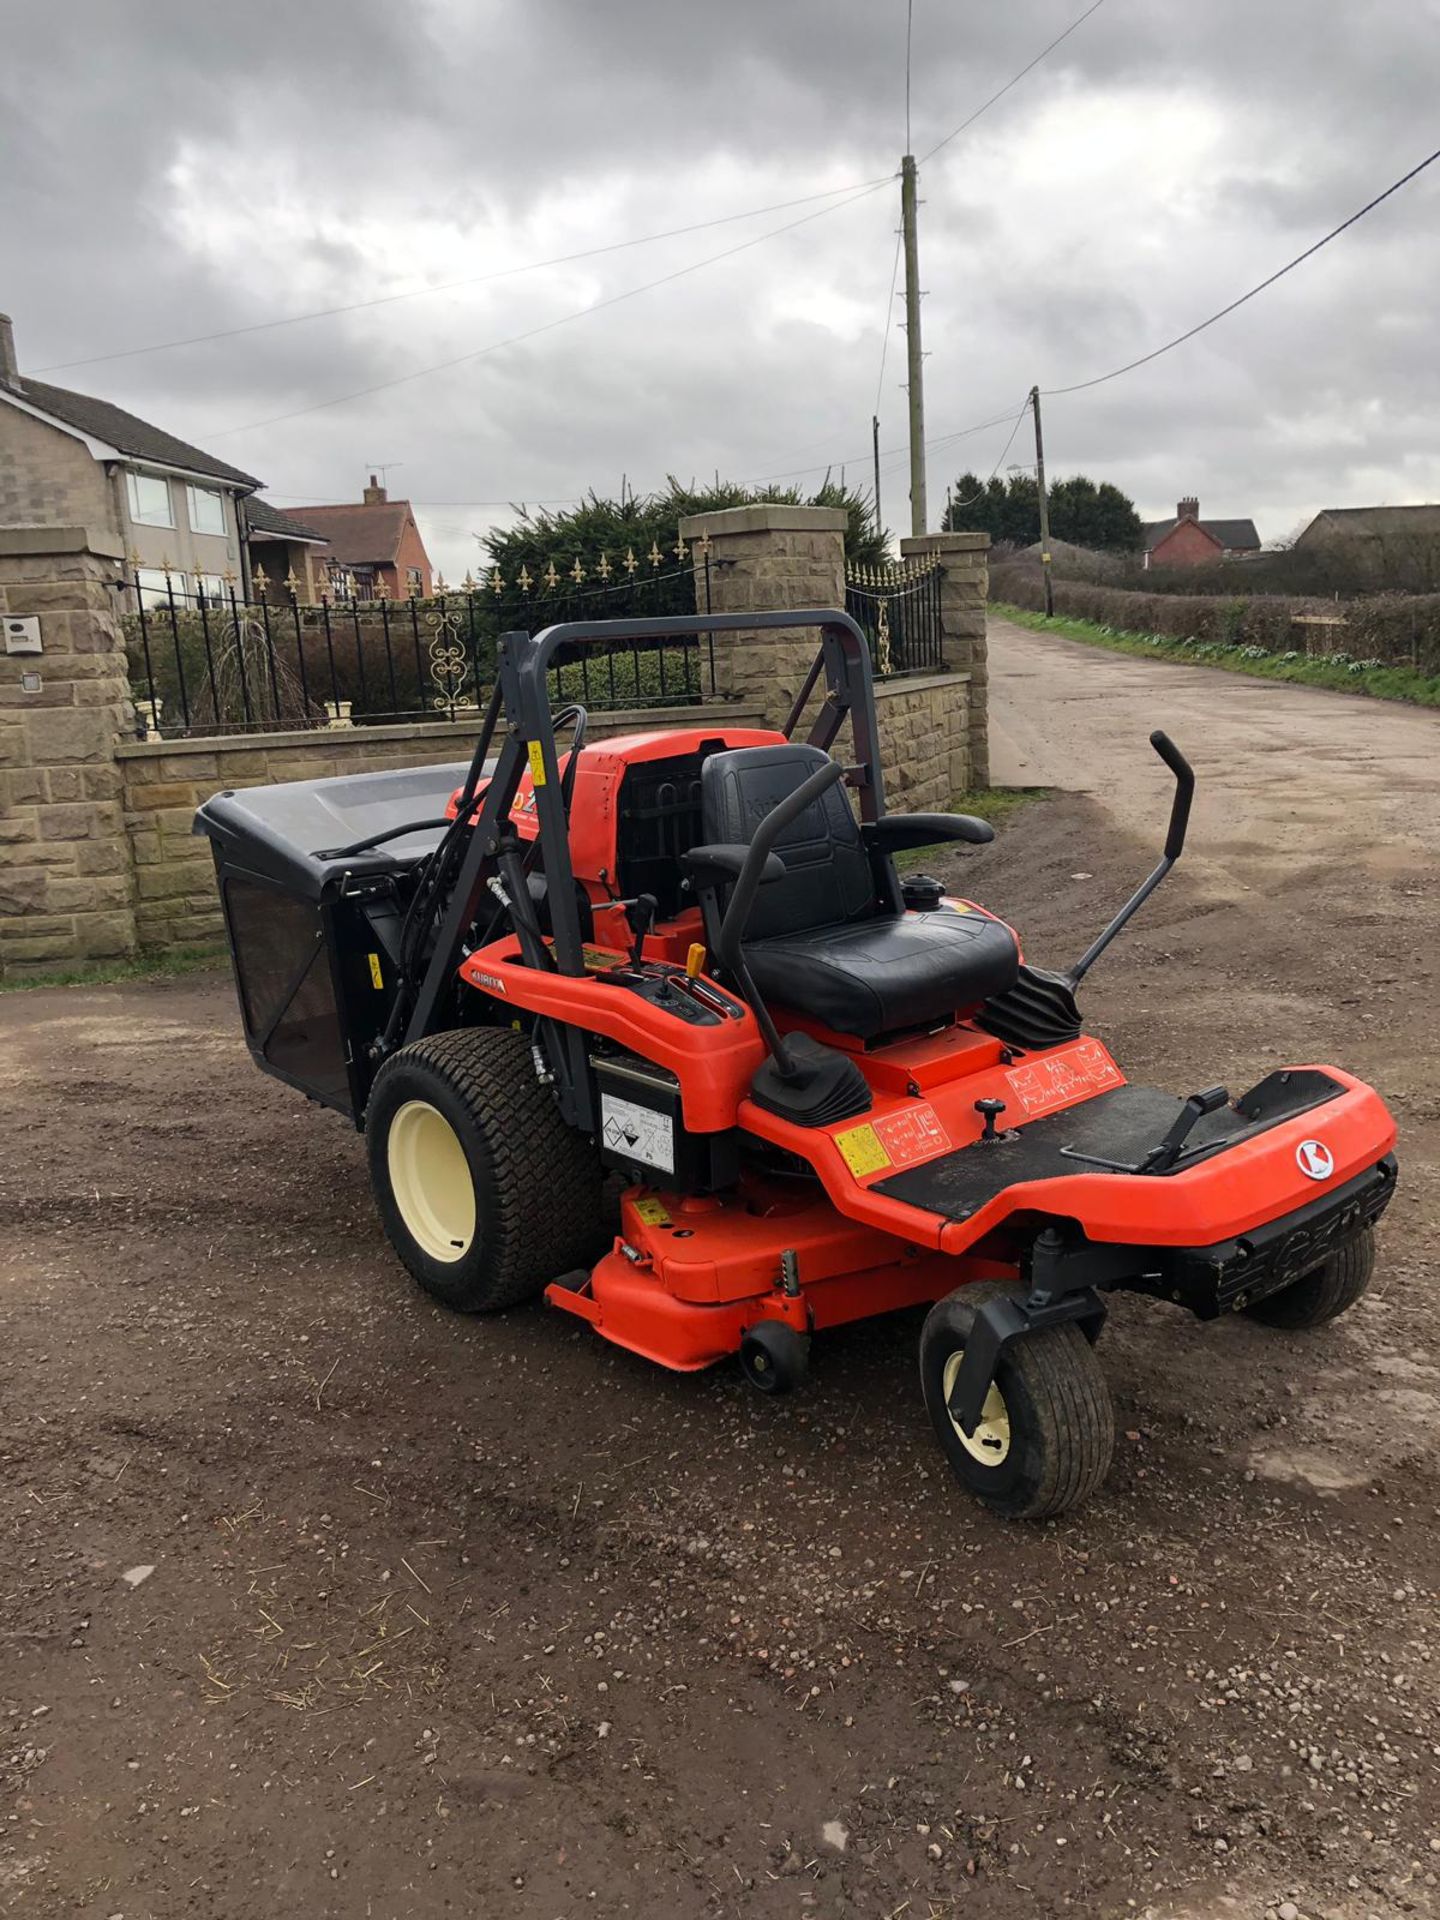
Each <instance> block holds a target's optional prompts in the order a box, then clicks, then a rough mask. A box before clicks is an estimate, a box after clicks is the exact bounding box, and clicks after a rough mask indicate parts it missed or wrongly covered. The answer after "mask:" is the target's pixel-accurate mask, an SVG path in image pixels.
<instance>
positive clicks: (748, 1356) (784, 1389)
mask: <svg viewBox="0 0 1440 1920" xmlns="http://www.w3.org/2000/svg"><path fill="white" fill-rule="evenodd" d="M809 1366H810V1336H809V1334H807V1333H797V1332H796V1331H795V1329H794V1328H793V1327H791V1326H787V1325H786V1324H785V1322H784V1321H783V1320H761V1321H758V1322H757V1323H756V1325H755V1326H753V1327H751V1328H750V1329H749V1331H748V1332H747V1333H746V1334H745V1335H744V1337H743V1338H742V1339H741V1342H740V1370H741V1372H742V1373H743V1374H744V1375H745V1378H746V1379H747V1380H748V1381H749V1382H750V1384H751V1386H752V1387H754V1388H755V1389H756V1390H757V1391H758V1392H760V1393H777V1394H778V1393H793V1392H794V1391H795V1389H796V1387H798V1386H799V1385H800V1383H801V1381H802V1380H803V1379H804V1378H805V1375H806V1373H807V1372H808V1370H809Z"/></svg>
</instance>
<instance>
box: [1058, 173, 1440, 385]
mask: <svg viewBox="0 0 1440 1920" xmlns="http://www.w3.org/2000/svg"><path fill="white" fill-rule="evenodd" d="M1437 160H1440V147H1437V148H1436V150H1435V152H1434V153H1432V154H1430V155H1429V156H1428V158H1426V159H1424V160H1422V161H1421V162H1420V164H1419V166H1418V167H1412V168H1411V169H1410V171H1409V172H1408V173H1405V174H1402V175H1401V176H1400V178H1399V179H1398V180H1396V181H1395V182H1393V184H1392V185H1390V186H1388V187H1386V189H1385V191H1384V192H1383V193H1377V194H1376V196H1375V198H1374V199H1373V200H1367V201H1366V203H1365V205H1364V206H1363V207H1361V208H1360V209H1359V211H1358V212H1356V213H1352V214H1351V215H1350V218H1349V219H1348V220H1342V221H1341V222H1340V225H1339V226H1338V227H1332V228H1331V229H1330V231H1329V233H1327V234H1326V235H1325V236H1324V238H1323V239H1321V240H1317V241H1316V242H1315V243H1314V245H1313V246H1309V247H1307V248H1306V249H1305V251H1304V252H1303V253H1297V254H1296V256H1295V258H1294V259H1293V260H1287V261H1286V263H1285V265H1284V266H1283V267H1279V268H1277V269H1276V271H1275V272H1274V273H1272V274H1270V275H1269V276H1268V278H1266V279H1264V280H1262V281H1260V282H1259V284H1258V285H1256V286H1253V287H1251V289H1250V291H1249V292H1248V293H1242V294H1241V295H1240V297H1239V299H1238V300H1232V301H1231V302H1230V304H1229V306H1227V307H1221V308H1220V310H1219V312H1218V313H1212V314H1211V315H1210V317H1209V319H1208V320H1201V321H1200V322H1199V323H1198V324H1197V325H1195V326H1193V327H1189V328H1187V329H1186V331H1185V332H1184V333H1177V334H1176V336H1175V338H1174V339H1173V340H1167V341H1166V342H1165V344H1164V346H1163V347H1156V348H1155V349H1154V350H1153V352H1151V353H1143V354H1141V356H1140V358H1139V359H1138V360H1128V361H1127V362H1126V363H1125V365H1124V366H1123V367H1114V368H1112V370H1111V371H1110V372H1109V373H1097V374H1096V375H1095V377H1094V379H1093V380H1077V381H1075V382H1074V384H1073V385H1072V386H1068V387H1042V388H1041V393H1042V394H1043V396H1044V398H1045V399H1047V400H1050V399H1054V398H1056V397H1058V396H1059V395H1061V394H1066V393H1084V392H1085V390H1086V389H1087V388H1089V387H1100V386H1104V384H1105V382H1106V381H1107V380H1118V379H1119V378H1120V376H1121V374H1122V373H1133V372H1134V371H1135V369H1136V368H1137V367H1145V366H1148V365H1149V364H1150V362H1151V361H1152V360H1158V359H1159V358H1160V356H1161V354H1162V353H1169V352H1171V350H1172V349H1173V348H1175V347H1182V346H1184V344H1185V342H1186V341H1187V340H1193V339H1194V338H1195V336H1196V334H1197V333H1204V331H1205V329H1206V328H1207V327H1213V326H1214V325H1215V322H1216V321H1217V320H1223V319H1225V317H1226V316H1227V315H1228V314H1232V313H1234V312H1235V310H1236V308H1237V307H1243V306H1244V305H1245V303H1246V301H1247V300H1253V299H1254V298H1255V296H1256V294H1258V293H1264V291H1265V289H1266V288H1267V287H1273V286H1274V285H1275V282H1276V281H1277V280H1283V279H1284V278H1285V275H1286V274H1287V273H1293V272H1294V270H1295V268H1296V267H1298V266H1301V265H1303V263H1304V262H1305V261H1306V260H1309V259H1311V258H1313V256H1314V255H1315V254H1317V253H1319V251H1320V249H1321V248H1322V247H1328V246H1329V244H1330V242H1331V241H1332V240H1338V239H1339V237H1340V235H1341V234H1342V233H1344V232H1346V231H1347V230H1348V229H1349V228H1350V227H1353V226H1354V225H1355V223H1356V222H1357V221H1358V220H1363V219H1364V218H1365V216H1366V214H1367V213H1373V212H1374V211H1375V209H1376V207H1378V206H1379V205H1380V204H1381V202H1382V201H1385V200H1388V199H1389V198H1390V196H1391V194H1392V193H1398V192H1399V191H1400V189H1401V188H1402V187H1405V186H1408V185H1409V184H1410V182H1411V181H1412V180H1414V179H1415V178H1416V176H1417V175H1419V174H1422V173H1423V172H1424V171H1425V169H1426V168H1427V167H1430V166H1433V165H1434V164H1435V162H1436V161H1437Z"/></svg>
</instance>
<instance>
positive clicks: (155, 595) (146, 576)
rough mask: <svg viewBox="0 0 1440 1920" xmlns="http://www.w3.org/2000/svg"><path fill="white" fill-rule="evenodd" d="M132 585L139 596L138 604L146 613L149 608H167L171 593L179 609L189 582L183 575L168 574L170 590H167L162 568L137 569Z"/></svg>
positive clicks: (181, 606)
mask: <svg viewBox="0 0 1440 1920" xmlns="http://www.w3.org/2000/svg"><path fill="white" fill-rule="evenodd" d="M134 584H135V588H136V591H137V592H138V593H139V595H140V604H141V606H142V607H144V608H145V610H146V611H147V612H148V611H149V610H150V608H151V607H168V606H169V604H170V592H171V591H173V592H174V595H175V605H176V608H177V609H181V608H183V607H184V605H185V593H186V589H187V587H188V586H189V582H188V581H187V580H186V578H185V575H184V574H183V573H174V572H172V573H171V574H170V589H169V590H167V588H166V585H165V569H164V568H163V567H137V568H136V569H135V579H134Z"/></svg>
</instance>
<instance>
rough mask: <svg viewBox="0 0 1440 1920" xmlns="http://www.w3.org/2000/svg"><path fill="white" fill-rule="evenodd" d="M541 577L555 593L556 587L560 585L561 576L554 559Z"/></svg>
mask: <svg viewBox="0 0 1440 1920" xmlns="http://www.w3.org/2000/svg"><path fill="white" fill-rule="evenodd" d="M540 578H541V579H542V580H543V581H544V582H545V584H546V586H547V587H548V588H549V589H550V591H551V593H553V592H554V591H555V589H556V588H557V587H558V586H559V584H560V576H559V574H558V573H557V572H556V571H555V562H554V561H553V560H552V561H551V562H550V564H549V566H547V567H546V569H545V571H544V573H542V574H541V576H540Z"/></svg>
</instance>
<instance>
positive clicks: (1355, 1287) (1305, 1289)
mask: <svg viewBox="0 0 1440 1920" xmlns="http://www.w3.org/2000/svg"><path fill="white" fill-rule="evenodd" d="M1374 1271H1375V1235H1374V1232H1373V1231H1372V1230H1371V1228H1369V1227H1366V1228H1365V1229H1364V1231H1363V1232H1361V1233H1357V1234H1356V1235H1355V1237H1354V1238H1353V1239H1351V1240H1347V1241H1345V1242H1344V1244H1343V1245H1341V1246H1339V1247H1337V1248H1336V1249H1335V1251H1334V1253H1332V1254H1331V1255H1330V1258H1329V1259H1328V1260H1327V1261H1325V1263H1324V1265H1323V1266H1319V1267H1316V1269H1315V1271H1314V1272H1313V1273H1307V1274H1306V1275H1305V1276H1304V1277H1303V1279H1300V1280H1295V1281H1292V1282H1291V1284H1290V1285H1289V1286H1288V1287H1282V1288H1281V1290H1280V1292H1279V1293H1272V1294H1271V1295H1270V1296H1269V1298H1268V1299H1265V1300H1257V1301H1256V1302H1255V1304H1254V1306H1253V1307H1246V1309H1245V1311H1246V1313H1247V1314H1249V1316H1250V1318H1251V1319H1252V1320H1259V1321H1262V1322H1263V1323H1264V1325H1266V1326H1267V1327H1283V1328H1284V1329H1285V1330H1286V1331H1287V1332H1291V1333H1295V1332H1300V1331H1301V1330H1302V1329H1304V1328H1306V1327H1323V1326H1324V1325H1325V1323H1326V1321H1327V1320H1335V1319H1338V1318H1339V1316H1340V1315H1341V1314H1342V1313H1345V1312H1346V1311H1347V1310H1348V1309H1349V1308H1351V1307H1353V1306H1354V1304H1355V1302H1356V1301H1357V1300H1358V1299H1359V1298H1360V1296H1361V1295H1362V1294H1363V1293H1364V1291H1365V1289H1366V1288H1367V1287H1368V1286H1369V1285H1370V1276H1371V1275H1372V1274H1373V1273H1374Z"/></svg>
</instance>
